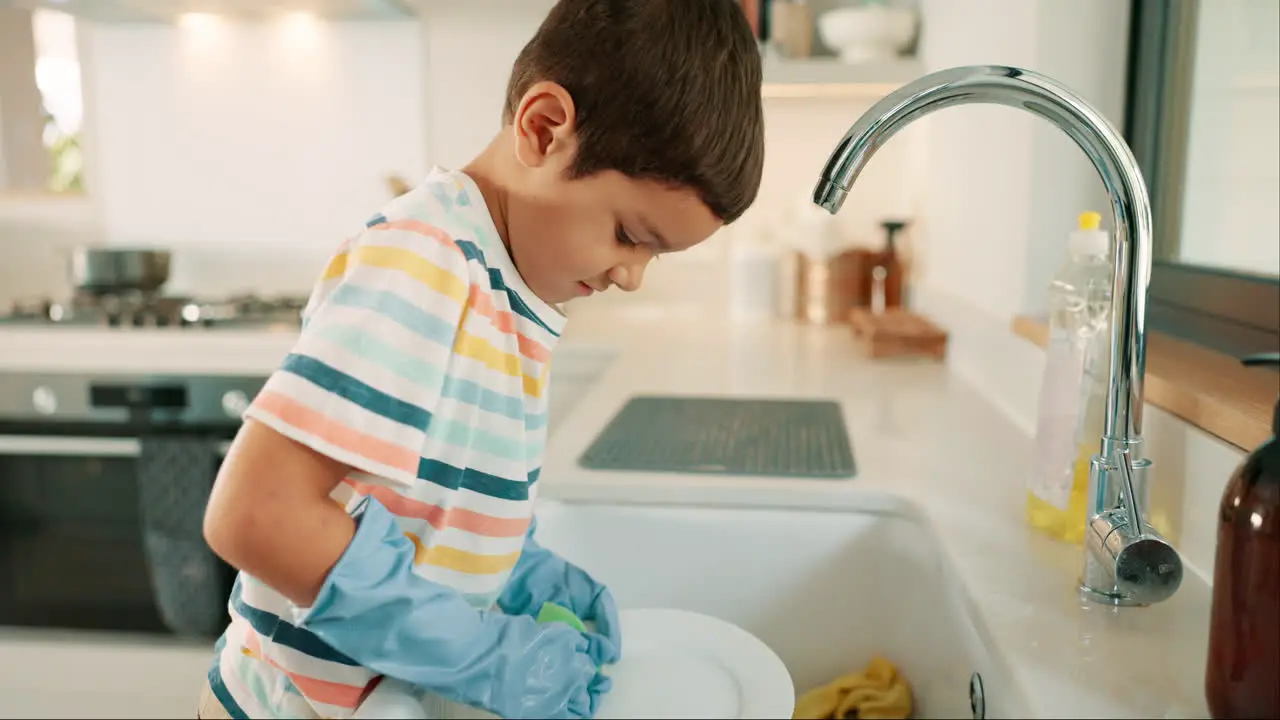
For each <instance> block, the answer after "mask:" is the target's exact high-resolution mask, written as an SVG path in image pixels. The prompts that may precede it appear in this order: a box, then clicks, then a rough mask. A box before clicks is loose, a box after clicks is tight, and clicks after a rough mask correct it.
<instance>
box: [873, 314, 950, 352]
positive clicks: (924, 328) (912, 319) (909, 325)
mask: <svg viewBox="0 0 1280 720" xmlns="http://www.w3.org/2000/svg"><path fill="white" fill-rule="evenodd" d="M849 325H850V326H851V327H852V328H853V336H854V337H855V338H857V339H858V341H859V342H860V343H861V344H862V346H863V348H864V349H865V350H866V352H867V354H868V355H870V356H871V357H873V358H888V357H909V356H915V357H929V358H935V359H938V360H945V359H946V357H947V331H946V330H943V329H942V328H940V327H938V326H937V325H935V324H934V323H933V322H932V321H930V320H929V319H928V318H925V317H923V316H921V315H917V314H916V313H913V312H911V311H909V310H906V309H903V308H898V307H893V308H886V309H885V310H884V311H883V312H881V313H879V314H877V313H875V312H872V310H871V309H870V308H865V307H858V308H854V309H853V310H851V311H850V312H849Z"/></svg>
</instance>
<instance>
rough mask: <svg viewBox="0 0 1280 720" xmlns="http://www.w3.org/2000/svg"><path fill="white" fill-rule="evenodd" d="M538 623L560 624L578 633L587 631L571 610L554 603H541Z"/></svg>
mask: <svg viewBox="0 0 1280 720" xmlns="http://www.w3.org/2000/svg"><path fill="white" fill-rule="evenodd" d="M538 622H540V623H549V622H562V623H564V624H566V625H568V626H569V627H571V628H573V629H574V630H577V631H578V632H586V631H587V626H586V625H583V624H582V620H580V619H578V616H577V615H574V614H573V611H572V610H570V609H569V608H567V607H564V606H561V605H557V604H555V603H549V602H546V603H542V609H541V610H539V611H538Z"/></svg>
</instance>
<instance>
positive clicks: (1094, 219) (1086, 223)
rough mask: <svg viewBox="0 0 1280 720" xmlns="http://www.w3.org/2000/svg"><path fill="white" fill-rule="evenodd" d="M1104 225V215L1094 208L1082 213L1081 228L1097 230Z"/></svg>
mask: <svg viewBox="0 0 1280 720" xmlns="http://www.w3.org/2000/svg"><path fill="white" fill-rule="evenodd" d="M1100 225H1102V216H1101V215H1099V214H1098V213H1096V212H1093V211H1092V210H1090V211H1088V212H1082V213H1080V229H1081V230H1097V229H1098V227H1099V226H1100Z"/></svg>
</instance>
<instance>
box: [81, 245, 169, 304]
mask: <svg viewBox="0 0 1280 720" xmlns="http://www.w3.org/2000/svg"><path fill="white" fill-rule="evenodd" d="M170 258H171V253H170V252H169V251H168V250H147V249H142V248H105V247H78V248H75V249H74V250H72V251H71V262H70V275H71V284H72V285H74V286H75V288H76V289H77V290H80V291H82V292H88V293H98V294H105V293H115V292H129V291H133V292H154V291H156V290H158V289H160V286H162V285H164V284H165V282H166V281H168V279H169V262H170Z"/></svg>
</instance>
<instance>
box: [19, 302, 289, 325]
mask: <svg viewBox="0 0 1280 720" xmlns="http://www.w3.org/2000/svg"><path fill="white" fill-rule="evenodd" d="M306 303H307V299H306V298H305V297H298V296H290V295H283V296H262V295H253V294H243V295H231V296H228V297H224V298H193V297H182V296H171V295H160V294H146V293H130V294H105V295H91V294H80V295H75V296H73V297H72V298H70V299H67V300H57V299H54V298H47V297H35V298H25V299H21V300H18V301H16V302H14V303H13V305H12V306H11V307H10V308H9V309H8V311H7V313H0V326H15V325H20V326H48V327H80V328H84V327H104V328H121V329H124V328H175V329H182V328H241V329H253V328H260V327H265V326H279V325H283V326H288V327H293V328H297V327H300V326H301V325H302V309H303V307H305V306H306Z"/></svg>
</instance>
